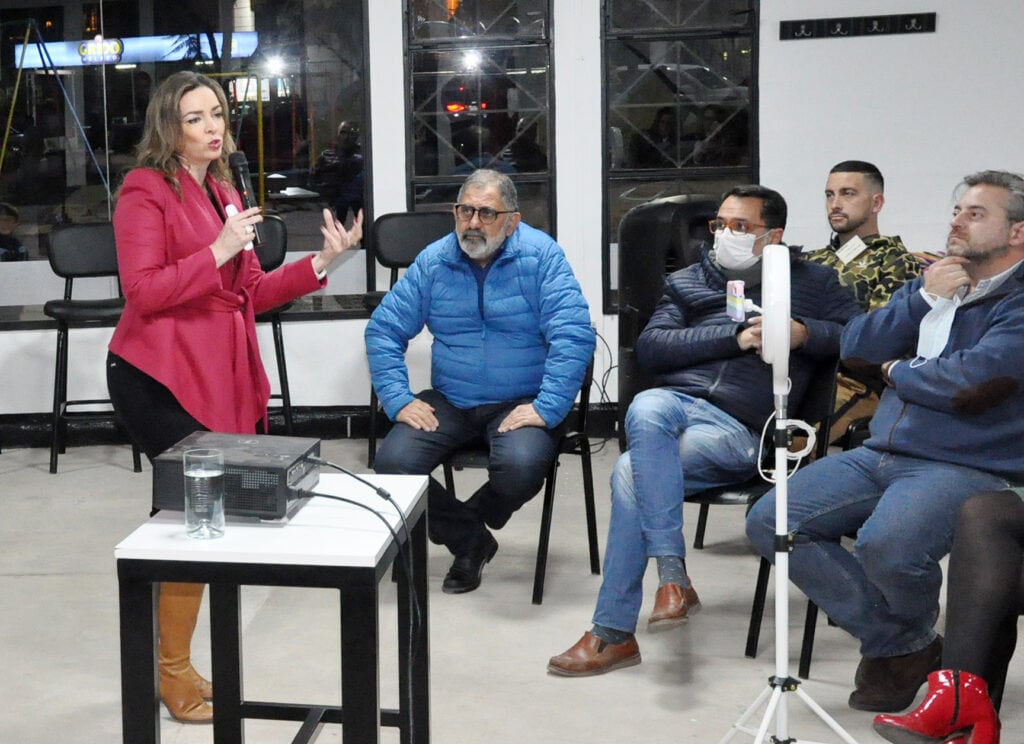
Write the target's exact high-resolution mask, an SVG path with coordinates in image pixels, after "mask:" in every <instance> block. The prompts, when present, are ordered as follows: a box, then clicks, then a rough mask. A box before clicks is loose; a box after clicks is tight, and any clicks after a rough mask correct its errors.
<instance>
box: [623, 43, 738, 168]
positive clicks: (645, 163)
mask: <svg viewBox="0 0 1024 744" xmlns="http://www.w3.org/2000/svg"><path fill="white" fill-rule="evenodd" d="M747 46H748V44H747V42H746V40H737V39H710V40H692V39H687V40H679V41H673V42H664V41H656V42H643V41H636V40H630V41H622V42H609V43H608V44H607V46H606V57H605V62H606V75H607V86H608V116H609V126H611V127H612V128H613V130H615V135H614V138H613V141H615V142H620V141H621V143H622V150H621V153H619V154H618V155H619V157H618V158H613V161H612V163H611V166H612V167H613V168H682V167H688V166H714V165H744V164H747V163H748V162H749V146H748V143H749V139H750V137H749V134H750V131H749V129H750V124H749V120H750V117H749V110H750V91H749V87H748V85H747V83H748V81H749V78H750V54H749V53H748V52H749V50H748V49H746V47H747Z"/></svg>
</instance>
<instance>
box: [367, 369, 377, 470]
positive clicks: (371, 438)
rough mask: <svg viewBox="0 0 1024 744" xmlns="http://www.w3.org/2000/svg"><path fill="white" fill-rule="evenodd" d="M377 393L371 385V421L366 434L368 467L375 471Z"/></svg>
mask: <svg viewBox="0 0 1024 744" xmlns="http://www.w3.org/2000/svg"><path fill="white" fill-rule="evenodd" d="M377 415H378V414H377V391H376V390H374V389H373V385H370V421H369V427H368V430H367V433H366V444H367V447H366V449H367V452H366V467H368V468H370V469H371V470H372V469H373V460H374V458H375V457H376V456H377Z"/></svg>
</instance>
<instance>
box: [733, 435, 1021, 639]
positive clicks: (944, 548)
mask: <svg viewBox="0 0 1024 744" xmlns="http://www.w3.org/2000/svg"><path fill="white" fill-rule="evenodd" d="M1007 485H1008V483H1007V481H1006V480H1004V479H1003V478H1000V477H999V476H996V475H992V474H990V473H985V472H983V471H980V470H974V469H972V468H965V467H963V466H960V465H950V464H947V463H943V462H935V461H932V460H922V459H918V458H914V457H905V456H901V455H892V454H888V453H884V452H878V451H876V450H873V449H869V448H867V447H858V448H857V449H854V450H850V451H849V452H841V453H839V454H835V455H830V456H828V457H826V458H824V459H822V460H819V461H817V462H814V463H812V464H811V465H808V466H807V467H805V468H802V469H801V470H798V471H797V472H796V474H794V475H793V477H792V478H791V479H790V480H789V484H788V486H789V487H788V489H787V491H788V509H787V512H788V517H789V526H788V529H789V532H790V534H792V535H793V536H794V540H795V545H794V548H793V552H792V553H791V554H790V558H789V567H790V568H789V571H790V578H791V579H792V581H793V582H794V583H795V584H796V585H797V586H799V587H800V589H802V590H803V592H804V593H805V594H806V595H807V596H808V597H809V598H810V599H812V600H813V601H814V603H815V604H817V605H818V607H820V608H821V609H822V611H823V612H825V613H826V614H827V615H828V616H829V618H831V619H832V620H833V621H835V622H836V624H838V625H839V626H840V627H841V628H843V629H844V630H846V631H847V632H849V633H850V634H852V635H853V636H854V637H856V638H857V639H859V640H860V642H861V655H863V656H866V657H869V658H877V657H882V656H901V655H903V654H908V653H912V652H914V651H919V650H920V649H922V648H924V647H925V646H927V645H928V644H929V643H931V642H932V641H933V640H934V638H935V629H934V625H935V620H936V618H937V617H938V611H939V590H940V588H941V586H942V569H941V568H940V567H939V560H940V559H941V558H942V557H943V556H945V555H946V554H947V553H949V551H950V548H951V546H952V544H953V528H954V526H955V525H956V515H957V512H958V511H959V509H960V505H961V504H962V503H963V502H964V501H966V500H967V499H968V498H970V497H971V496H973V495H974V494H976V493H979V492H981V491H994V490H999V489H1001V488H1005V487H1006V486H1007ZM775 495H776V492H775V490H774V489H773V490H772V491H769V492H768V493H767V494H766V495H765V496H764V497H763V498H762V499H761V500H760V501H758V502H757V503H756V504H755V505H754V507H753V508H752V509H751V510H750V514H749V515H748V516H747V536H748V537H749V538H750V540H751V542H753V543H754V546H755V547H756V548H757V549H758V551H759V552H760V553H761V555H763V556H765V557H767V558H768V559H769V560H773V561H774V558H775V553H774V550H775V548H774V536H775ZM853 532H856V533H857V539H856V542H855V543H854V551H853V552H852V553H851V552H850V551H849V550H847V549H846V548H844V547H843V546H842V545H840V543H839V541H840V539H841V538H842V537H843V535H846V534H849V533H853Z"/></svg>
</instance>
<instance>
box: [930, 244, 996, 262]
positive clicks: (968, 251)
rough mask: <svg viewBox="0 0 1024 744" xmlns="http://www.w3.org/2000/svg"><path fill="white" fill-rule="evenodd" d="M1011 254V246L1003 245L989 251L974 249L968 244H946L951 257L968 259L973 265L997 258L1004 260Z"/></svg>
mask: <svg viewBox="0 0 1024 744" xmlns="http://www.w3.org/2000/svg"><path fill="white" fill-rule="evenodd" d="M1009 252H1010V246H1008V245H1003V246H997V247H996V248H989V249H988V250H985V249H982V248H974V247H972V246H970V245H968V244H966V243H953V242H947V243H946V253H947V254H948V255H950V256H960V257H962V258H966V259H968V260H969V261H971V262H972V263H976V264H981V263H985V262H986V261H991V260H993V259H996V258H1002V257H1003V256H1005V255H1006V254H1007V253H1009Z"/></svg>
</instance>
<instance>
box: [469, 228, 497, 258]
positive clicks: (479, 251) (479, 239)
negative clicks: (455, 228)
mask: <svg viewBox="0 0 1024 744" xmlns="http://www.w3.org/2000/svg"><path fill="white" fill-rule="evenodd" d="M458 238H459V247H460V248H461V249H462V252H463V253H465V254H466V255H467V256H469V257H470V258H471V259H473V260H474V261H486V260H487V259H489V258H490V257H491V256H493V255H494V254H495V253H497V252H498V249H499V248H501V246H502V244H503V243H504V242H505V238H504V237H503V236H502V235H501V234H498V235H496V236H495V237H493V238H488V237H487V236H486V235H485V234H484V232H483V231H482V230H473V229H467V230H464V231H463V232H462V233H461V234H460V235H459V236H458Z"/></svg>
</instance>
